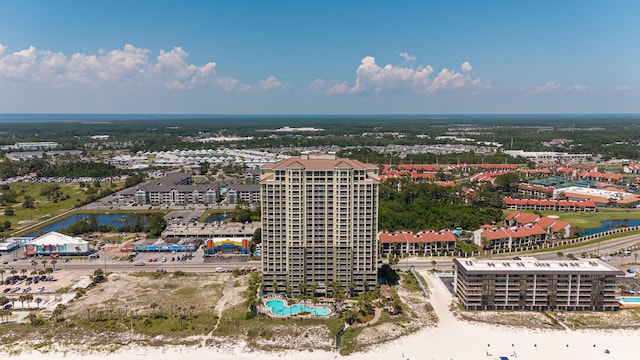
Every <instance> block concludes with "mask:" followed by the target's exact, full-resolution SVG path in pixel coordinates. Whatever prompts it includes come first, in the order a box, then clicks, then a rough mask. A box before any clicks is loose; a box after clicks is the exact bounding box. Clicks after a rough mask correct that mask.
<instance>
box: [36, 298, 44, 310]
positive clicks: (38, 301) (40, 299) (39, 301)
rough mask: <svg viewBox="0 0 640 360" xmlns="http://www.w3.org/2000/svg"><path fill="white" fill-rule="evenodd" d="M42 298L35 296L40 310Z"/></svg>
mask: <svg viewBox="0 0 640 360" xmlns="http://www.w3.org/2000/svg"><path fill="white" fill-rule="evenodd" d="M42 301H43V300H42V298H39V297H38V298H36V304H38V310H40V303H41V302H42Z"/></svg>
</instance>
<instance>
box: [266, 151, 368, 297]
mask: <svg viewBox="0 0 640 360" xmlns="http://www.w3.org/2000/svg"><path fill="white" fill-rule="evenodd" d="M261 170H262V174H261V178H260V185H261V198H262V199H261V207H262V265H263V290H264V292H265V293H283V292H289V293H292V294H315V295H318V296H323V295H326V296H334V295H336V294H338V293H342V294H347V295H349V294H359V293H361V292H363V291H365V290H373V289H374V288H375V285H376V281H377V242H376V235H377V233H378V185H379V179H378V168H377V167H376V166H374V165H370V164H364V163H362V162H360V161H356V160H350V159H341V158H336V157H335V155H332V154H318V153H309V154H303V155H302V156H300V157H295V158H290V159H287V160H282V161H280V162H277V163H275V164H267V165H264V166H263V167H262V168H261Z"/></svg>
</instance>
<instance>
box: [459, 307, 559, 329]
mask: <svg viewBox="0 0 640 360" xmlns="http://www.w3.org/2000/svg"><path fill="white" fill-rule="evenodd" d="M451 312H452V313H453V315H454V316H455V317H456V318H458V319H460V320H464V321H470V322H479V323H486V324H492V325H502V326H512V327H515V328H522V327H525V328H528V329H556V330H557V329H561V327H560V326H559V325H558V324H555V323H554V322H553V320H552V319H551V318H549V317H547V316H545V315H544V314H543V313H541V312H535V311H514V310H505V311H486V310H481V311H470V310H461V309H459V308H457V307H455V306H452V307H451Z"/></svg>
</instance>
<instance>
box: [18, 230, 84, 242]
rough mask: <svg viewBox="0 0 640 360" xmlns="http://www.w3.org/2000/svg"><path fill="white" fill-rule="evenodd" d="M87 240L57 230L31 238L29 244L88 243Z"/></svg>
mask: <svg viewBox="0 0 640 360" xmlns="http://www.w3.org/2000/svg"><path fill="white" fill-rule="evenodd" d="M88 243H89V242H88V241H85V240H83V239H82V238H80V237H74V236H69V235H65V234H60V233H59V232H55V231H51V232H48V233H46V234H44V235H42V236H39V237H37V238H35V239H33V241H32V242H30V243H29V244H31V245H62V244H88Z"/></svg>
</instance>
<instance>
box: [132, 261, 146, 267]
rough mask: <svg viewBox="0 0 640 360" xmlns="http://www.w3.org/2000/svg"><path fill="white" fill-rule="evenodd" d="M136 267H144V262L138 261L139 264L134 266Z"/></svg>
mask: <svg viewBox="0 0 640 360" xmlns="http://www.w3.org/2000/svg"><path fill="white" fill-rule="evenodd" d="M133 265H134V266H144V262H142V261H138V262H137V263H135V264H133Z"/></svg>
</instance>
